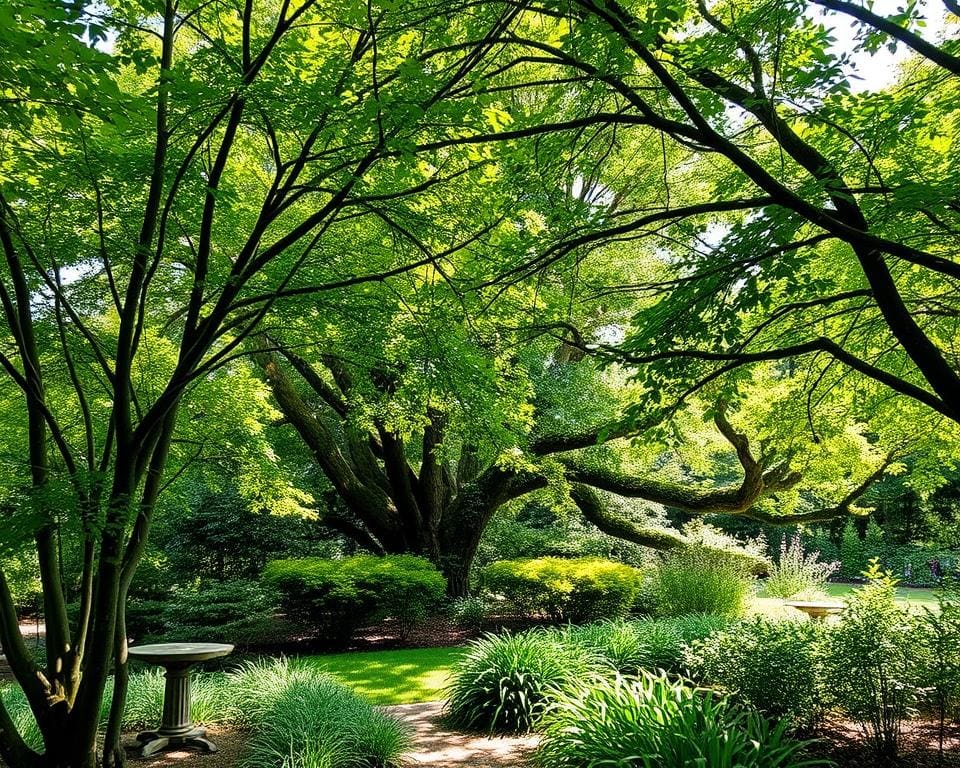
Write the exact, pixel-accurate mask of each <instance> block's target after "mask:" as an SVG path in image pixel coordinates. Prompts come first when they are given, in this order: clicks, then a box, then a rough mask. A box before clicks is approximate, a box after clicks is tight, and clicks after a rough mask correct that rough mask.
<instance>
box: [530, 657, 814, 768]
mask: <svg viewBox="0 0 960 768" xmlns="http://www.w3.org/2000/svg"><path fill="white" fill-rule="evenodd" d="M541 727H542V732H543V736H542V739H541V742H540V751H539V762H540V764H541V765H543V766H544V767H545V768H583V766H601V765H602V766H617V767H618V768H619V767H621V766H622V768H688V766H709V768H812V767H813V766H816V765H826V764H827V763H824V762H817V761H811V760H807V759H805V757H804V747H805V744H804V743H803V742H800V741H795V740H793V739H791V738H790V737H789V736H788V735H787V733H786V729H787V723H785V722H784V723H778V724H776V725H771V724H770V723H769V722H768V721H767V720H766V719H765V718H764V717H763V716H761V715H760V714H758V713H757V712H754V711H751V710H745V709H741V708H739V707H736V706H734V705H733V704H731V702H730V701H729V700H728V699H725V698H723V697H721V696H718V695H717V694H715V693H713V692H710V691H700V690H696V689H693V688H691V687H689V686H688V685H686V684H684V683H683V682H681V681H677V680H676V679H673V678H670V677H668V676H667V675H666V674H664V673H660V674H658V675H653V674H650V673H641V674H640V675H639V676H637V677H623V676H620V675H617V676H615V677H613V678H610V677H598V678H595V679H593V680H590V681H589V682H587V683H585V684H583V685H581V686H579V687H574V688H570V689H568V690H566V691H562V692H558V693H557V695H556V698H555V700H554V702H553V703H552V704H551V705H550V707H549V708H548V709H547V711H546V713H545V714H544V716H543V719H542V721H541Z"/></svg>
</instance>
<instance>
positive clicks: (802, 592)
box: [766, 535, 840, 599]
mask: <svg viewBox="0 0 960 768" xmlns="http://www.w3.org/2000/svg"><path fill="white" fill-rule="evenodd" d="M839 568H840V563H838V562H829V563H825V562H821V561H820V553H819V552H809V553H808V552H805V551H804V549H803V542H802V541H801V540H800V536H799V535H796V536H793V537H792V538H790V539H789V540H788V539H787V538H786V537H784V539H783V541H781V542H780V555H779V557H778V558H777V561H776V562H775V563H774V564H773V565H772V566H771V568H770V575H769V576H768V577H767V583H766V592H767V595H769V596H770V597H781V598H783V599H787V598H791V597H797V596H803V597H815V596H818V595H822V594H823V585H824V584H825V583H826V581H827V579H828V578H830V576H832V575H833V574H834V573H836V572H837V570H838V569H839Z"/></svg>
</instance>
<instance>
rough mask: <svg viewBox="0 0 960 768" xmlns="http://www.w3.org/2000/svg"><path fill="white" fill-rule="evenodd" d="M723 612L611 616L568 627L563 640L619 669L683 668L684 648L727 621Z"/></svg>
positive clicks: (722, 626) (677, 669)
mask: <svg viewBox="0 0 960 768" xmlns="http://www.w3.org/2000/svg"><path fill="white" fill-rule="evenodd" d="M728 623H729V622H728V620H727V619H725V618H724V617H722V616H712V615H709V614H702V615H698V614H694V615H690V616H673V617H668V618H662V619H637V620H633V621H626V620H622V619H620V620H612V621H603V622H597V623H595V624H586V625H583V626H579V627H567V628H565V629H564V630H563V635H562V636H563V638H564V640H565V642H567V643H570V644H572V645H574V646H577V647H580V648H584V649H586V650H587V651H589V652H590V653H592V654H594V655H596V656H597V657H599V658H600V659H602V660H604V661H606V662H607V663H608V664H609V665H610V666H611V667H612V668H613V669H615V670H616V671H618V672H622V673H625V674H627V673H635V672H638V671H639V670H641V669H647V670H655V669H664V670H666V671H668V672H680V671H682V667H683V665H682V661H683V650H684V648H685V647H686V646H687V645H688V644H689V643H692V642H694V641H696V640H702V639H703V638H705V637H708V636H709V635H711V634H713V633H714V632H717V631H719V630H721V629H723V628H724V627H726V626H727V625H728Z"/></svg>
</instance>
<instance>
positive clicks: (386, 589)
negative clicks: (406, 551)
mask: <svg viewBox="0 0 960 768" xmlns="http://www.w3.org/2000/svg"><path fill="white" fill-rule="evenodd" d="M263 578H264V580H265V582H266V583H267V584H269V585H271V586H272V587H274V588H275V589H277V590H278V591H279V592H280V595H281V600H282V602H283V604H284V607H285V608H286V610H287V612H288V614H289V615H290V616H291V618H293V619H294V620H297V621H306V622H308V623H310V624H311V626H312V627H313V629H314V630H315V631H316V632H317V633H318V634H319V635H320V637H323V638H325V639H327V640H330V641H332V642H335V643H345V642H346V641H347V640H348V639H349V638H350V636H351V634H352V633H353V631H354V630H355V629H356V628H358V627H361V626H363V625H364V624H365V623H369V622H371V621H374V620H377V619H383V618H386V617H388V616H389V617H391V618H394V619H397V620H398V621H399V622H400V623H401V625H402V626H403V627H405V628H409V627H410V625H412V624H413V623H415V622H417V621H421V620H422V619H424V618H425V617H426V616H427V613H428V612H429V611H430V610H431V609H433V608H436V607H437V605H438V604H439V603H440V601H441V599H442V598H443V595H444V591H445V586H446V585H445V582H444V580H443V577H442V576H441V575H440V573H439V571H437V569H436V568H435V567H434V566H433V565H432V564H431V563H430V562H429V561H428V560H424V559H422V558H419V557H414V556H412V555H390V556H387V557H376V556H374V555H356V556H354V557H348V558H343V559H342V560H331V559H325V558H302V559H290V560H274V561H271V562H270V563H268V564H267V567H266V569H265V570H264V576H263Z"/></svg>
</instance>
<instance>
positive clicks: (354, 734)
mask: <svg viewBox="0 0 960 768" xmlns="http://www.w3.org/2000/svg"><path fill="white" fill-rule="evenodd" d="M230 678H231V684H232V690H233V692H234V695H235V696H236V700H237V702H238V703H239V705H240V707H241V709H242V711H243V719H242V720H241V722H242V723H243V724H245V725H247V726H252V735H251V738H250V741H249V743H248V745H247V753H246V755H245V756H244V758H243V760H242V761H241V764H242V766H244V767H245V768H341V767H346V766H367V767H370V768H380V767H382V766H392V765H397V764H398V763H399V762H400V758H401V756H402V755H403V753H404V752H406V751H407V749H408V748H409V746H410V731H409V728H408V727H407V726H406V725H405V724H404V723H402V722H401V721H399V720H397V719H396V718H393V717H391V716H389V715H387V714H385V713H384V712H382V711H380V710H378V709H374V708H373V707H371V706H370V705H369V704H368V703H367V702H366V701H364V700H363V699H362V698H360V696H358V695H357V694H356V693H354V692H353V691H352V690H350V689H349V688H347V687H346V686H344V685H343V684H341V683H339V682H337V681H336V680H335V679H334V678H333V677H331V676H330V675H327V674H325V673H323V672H319V671H317V670H316V669H313V668H311V667H309V666H306V665H299V664H296V663H293V662H290V661H288V660H286V659H274V660H268V661H260V662H254V663H248V664H246V665H244V666H243V667H241V668H240V669H239V670H238V671H236V672H234V673H232V674H231V675H230Z"/></svg>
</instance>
